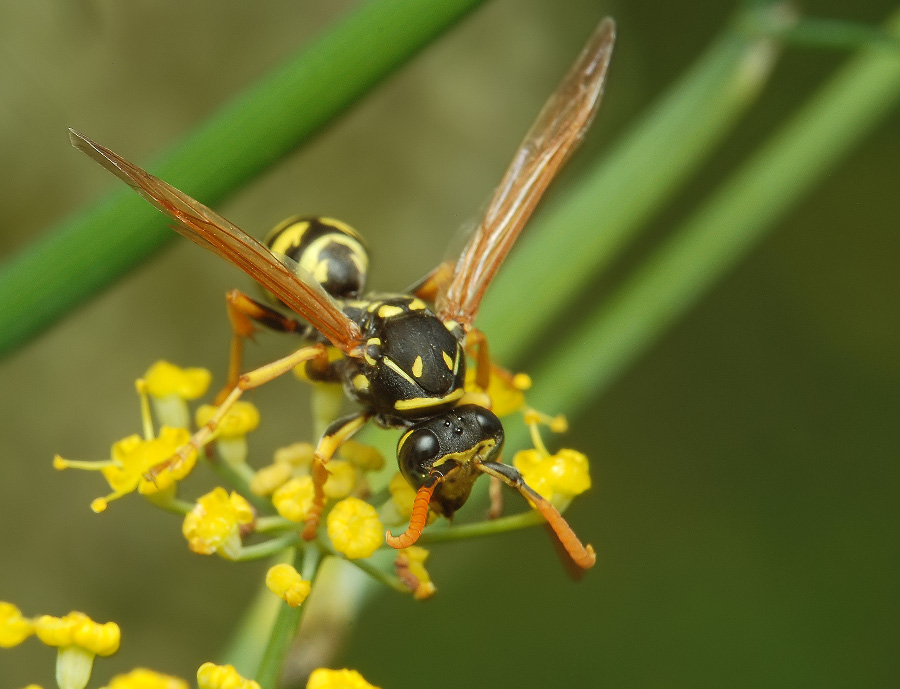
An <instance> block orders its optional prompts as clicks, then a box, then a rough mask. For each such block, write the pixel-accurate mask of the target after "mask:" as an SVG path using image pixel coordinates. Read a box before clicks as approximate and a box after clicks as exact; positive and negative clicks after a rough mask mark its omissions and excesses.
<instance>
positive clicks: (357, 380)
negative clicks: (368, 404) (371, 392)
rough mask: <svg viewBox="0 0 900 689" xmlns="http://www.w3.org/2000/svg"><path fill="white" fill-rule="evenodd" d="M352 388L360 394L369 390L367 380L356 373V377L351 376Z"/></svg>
mask: <svg viewBox="0 0 900 689" xmlns="http://www.w3.org/2000/svg"><path fill="white" fill-rule="evenodd" d="M353 387H354V388H356V389H357V390H359V391H360V392H365V391H366V390H368V389H369V379H368V378H366V377H365V376H364V375H363V374H362V373H358V374H357V375H355V376H353Z"/></svg>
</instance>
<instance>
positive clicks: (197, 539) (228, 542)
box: [181, 487, 254, 559]
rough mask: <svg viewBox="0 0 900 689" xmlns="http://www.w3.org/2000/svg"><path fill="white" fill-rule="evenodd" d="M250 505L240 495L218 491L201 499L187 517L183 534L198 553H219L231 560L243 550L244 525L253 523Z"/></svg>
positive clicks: (218, 489)
mask: <svg viewBox="0 0 900 689" xmlns="http://www.w3.org/2000/svg"><path fill="white" fill-rule="evenodd" d="M253 518H254V514H253V509H252V508H251V507H250V504H249V503H248V502H247V501H246V500H245V499H244V497H243V496H241V495H239V494H238V493H235V492H232V493H231V495H229V494H228V492H227V491H226V490H225V489H224V488H221V487H219V488H215V489H213V490H212V491H211V492H209V493H207V494H206V495H204V496H203V497H201V498H200V499H199V500H198V501H197V504H196V505H194V509H192V510H191V511H190V512H189V513H188V514H187V515H186V516H185V518H184V524H183V525H182V528H181V531H182V533H183V534H184V537H185V538H186V539H187V541H188V546H189V547H190V549H191V550H193V551H194V552H195V553H199V554H201V555H211V554H212V553H215V552H218V553H219V554H220V555H221V556H222V557H225V558H228V559H234V558H236V557H237V556H238V555H239V554H240V551H241V526H242V525H245V524H250V523H252V522H253Z"/></svg>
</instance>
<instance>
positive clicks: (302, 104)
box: [0, 0, 483, 354]
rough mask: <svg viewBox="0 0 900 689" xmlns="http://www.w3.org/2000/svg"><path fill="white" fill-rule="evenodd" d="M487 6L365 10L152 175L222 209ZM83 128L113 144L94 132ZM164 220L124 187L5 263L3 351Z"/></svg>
mask: <svg viewBox="0 0 900 689" xmlns="http://www.w3.org/2000/svg"><path fill="white" fill-rule="evenodd" d="M482 2H483V0H441V2H421V0H369V2H364V3H362V4H360V5H359V6H358V7H357V8H355V9H354V10H353V12H352V13H350V14H348V15H347V16H346V17H345V18H344V19H343V20H341V21H340V22H338V23H337V24H335V25H334V26H333V27H331V28H330V29H329V30H328V31H326V32H325V33H324V34H323V35H322V36H320V37H319V38H318V39H317V40H314V41H312V42H311V43H310V44H308V45H307V46H304V48H303V49H302V50H301V51H300V52H298V53H297V55H296V56H295V57H293V58H292V59H290V60H289V61H288V62H286V63H285V64H284V65H283V66H282V67H281V68H280V69H278V70H276V71H274V72H273V73H272V74H270V75H268V76H267V77H265V78H264V79H263V80H262V81H260V82H259V83H258V84H256V85H255V86H253V87H252V88H250V89H248V90H247V91H246V92H244V93H243V94H241V95H240V96H238V97H236V98H235V99H234V100H232V101H231V102H230V103H228V104H226V105H225V106H224V107H223V108H222V109H221V110H220V111H219V113H218V114H216V115H215V116H213V117H212V118H211V119H210V120H208V121H207V122H206V123H205V124H204V125H202V126H201V127H200V128H199V129H197V130H196V131H194V132H193V133H191V134H190V135H188V136H186V137H185V138H184V139H183V140H182V141H181V142H179V143H178V144H176V145H175V146H173V147H172V148H171V149H170V151H169V152H168V153H167V154H165V155H164V156H161V157H160V158H159V159H158V160H156V161H155V162H154V163H152V164H151V165H150V169H151V170H152V171H154V172H155V173H156V174H157V175H159V176H160V177H163V178H165V179H166V180H167V181H168V182H169V183H171V184H173V185H175V186H176V187H178V188H179V189H182V190H183V191H185V192H187V193H188V194H190V195H191V196H193V197H195V198H197V199H200V200H201V201H203V202H204V203H207V204H209V205H216V204H218V203H219V202H221V201H222V199H224V198H226V197H227V196H228V195H230V194H232V193H233V192H234V191H236V190H237V189H239V188H241V187H242V186H243V185H245V184H247V182H249V181H250V180H252V179H253V178H254V177H256V176H257V175H259V174H260V173H261V172H262V171H264V170H265V169H266V168H268V167H270V166H271V165H272V164H274V163H275V162H277V161H278V160H279V159H281V158H282V157H284V156H285V155H287V154H288V153H290V152H291V151H293V150H294V149H296V148H297V147H298V146H300V145H301V144H303V143H305V142H307V141H308V140H309V139H310V138H312V137H313V136H314V135H315V134H317V133H318V132H319V131H321V130H322V129H323V128H324V127H325V126H326V125H327V124H328V123H329V122H331V121H333V120H334V119H335V118H336V117H337V116H338V115H340V114H341V113H342V112H344V111H345V110H347V109H348V108H349V107H350V106H352V105H353V103H354V102H356V101H357V100H359V99H360V98H361V97H362V96H363V95H365V94H366V93H367V92H368V91H369V90H370V89H372V88H373V87H375V86H376V85H377V84H378V83H380V82H381V81H382V80H383V79H385V78H386V77H387V76H388V75H389V74H390V73H391V72H393V71H394V70H395V69H397V68H398V67H399V66H401V65H402V64H403V63H404V62H406V61H407V60H409V59H410V58H412V57H413V56H414V55H415V54H416V53H417V52H418V51H419V50H421V49H422V48H423V47H425V46H426V45H428V43H430V42H431V41H432V40H434V39H435V38H436V37H437V36H439V35H440V34H441V33H443V32H444V31H446V30H447V29H449V28H450V27H451V26H453V25H454V24H455V23H456V22H457V21H459V20H460V19H461V18H462V17H463V16H465V14H466V13H468V12H470V11H471V10H473V9H475V8H476V7H477V6H479V5H480V4H481V3H482ZM73 124H74V125H76V126H77V125H79V123H78V122H73ZM86 133H87V134H89V135H91V136H97V137H98V138H99V139H100V140H101V141H104V142H105V143H109V144H112V145H113V146H114V145H115V142H110V141H106V140H105V139H103V137H102V136H100V133H98V132H86ZM65 136H66V132H63V131H60V133H59V142H60V146H64V145H66V144H65ZM123 153H126V154H127V153H128V152H127V151H123ZM89 164H90V163H89V162H88V161H85V166H87V165H89ZM85 169H87V167H86V168H85ZM168 224H169V221H168V220H166V219H165V218H164V217H163V216H162V215H161V214H160V213H158V212H157V211H156V210H155V209H153V208H151V207H150V206H149V205H148V204H147V203H146V202H145V201H143V200H142V199H140V198H139V197H138V196H137V195H136V194H134V192H132V191H131V190H129V189H126V188H125V186H124V185H118V187H117V191H116V192H115V193H113V194H111V195H110V196H109V197H108V198H106V199H105V200H104V201H103V202H101V203H99V204H97V205H96V206H94V207H92V208H89V209H86V210H84V211H82V212H80V213H78V214H77V215H75V216H73V217H72V218H70V219H69V220H68V221H66V222H64V223H63V224H62V225H60V226H59V227H57V228H56V229H55V230H54V231H53V232H52V233H51V234H49V235H48V236H47V237H45V238H44V239H43V240H42V241H39V242H38V243H36V244H34V245H32V246H31V247H30V248H28V249H26V250H25V251H23V252H22V253H20V254H19V255H17V256H15V257H14V258H13V259H11V260H10V261H8V262H7V264H6V265H5V266H4V267H3V268H2V269H0V354H6V353H9V352H11V351H12V350H13V349H14V348H15V347H17V346H18V345H20V344H22V343H24V342H25V341H26V340H27V339H29V338H30V337H32V336H33V335H35V334H37V333H39V332H40V331H42V330H43V329H44V328H46V327H48V326H49V325H51V324H52V323H53V322H54V321H56V319H58V318H59V317H60V316H62V315H63V314H65V313H67V312H68V311H70V310H72V309H73V308H74V307H75V306H77V305H79V304H81V303H82V302H84V301H85V300H87V299H88V298H89V297H91V296H92V295H94V294H95V293H97V292H98V291H99V290H100V289H102V288H104V287H106V286H107V285H109V284H110V283H112V282H113V281H115V280H116V279H118V278H119V277H121V276H122V275H124V274H125V273H127V272H128V271H129V270H130V269H131V268H132V267H134V266H135V265H136V264H137V263H139V262H140V261H141V260H143V259H144V258H146V257H148V256H150V255H151V254H152V253H154V252H155V251H157V250H159V249H160V248H161V247H162V246H163V245H165V244H166V243H167V242H168V241H169V240H171V239H172V238H174V237H175V236H176V235H175V233H173V232H172V231H171V230H170V229H168ZM47 266H53V269H52V270H47Z"/></svg>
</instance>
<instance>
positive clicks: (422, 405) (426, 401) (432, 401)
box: [394, 388, 465, 411]
mask: <svg viewBox="0 0 900 689" xmlns="http://www.w3.org/2000/svg"><path fill="white" fill-rule="evenodd" d="M464 393H465V390H463V389H462V388H459V389H457V390H454V391H453V392H451V393H449V394H447V395H444V396H443V397H413V398H412V399H409V400H397V401H396V402H394V409H396V410H397V411H404V410H411V409H426V408H428V407H436V406H438V405H439V404H447V403H448V402H455V401H456V400H458V399H459V398H460V397H462V396H463V394H464Z"/></svg>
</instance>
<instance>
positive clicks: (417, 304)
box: [408, 298, 428, 311]
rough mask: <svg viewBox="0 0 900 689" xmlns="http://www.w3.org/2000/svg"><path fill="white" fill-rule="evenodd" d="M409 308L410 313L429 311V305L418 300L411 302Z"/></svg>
mask: <svg viewBox="0 0 900 689" xmlns="http://www.w3.org/2000/svg"><path fill="white" fill-rule="evenodd" d="M408 308H409V310H410V311H421V310H422V309H427V308H428V305H427V304H426V303H425V302H424V301H422V300H421V299H419V298H416V299H413V300H412V301H411V302H409V307H408Z"/></svg>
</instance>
